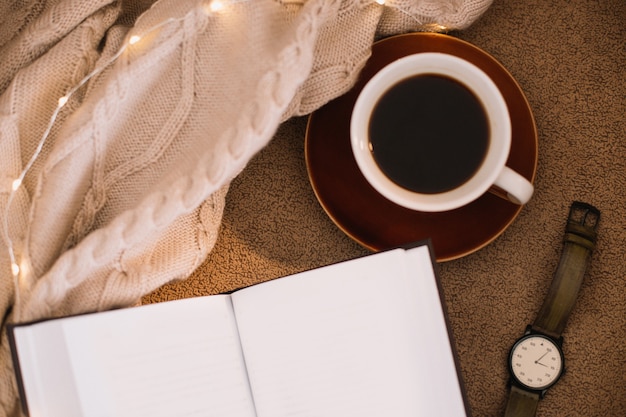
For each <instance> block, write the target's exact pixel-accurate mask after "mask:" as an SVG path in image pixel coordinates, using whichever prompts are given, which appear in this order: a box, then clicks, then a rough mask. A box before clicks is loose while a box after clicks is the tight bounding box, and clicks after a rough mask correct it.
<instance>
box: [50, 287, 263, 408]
mask: <svg viewBox="0 0 626 417" xmlns="http://www.w3.org/2000/svg"><path fill="white" fill-rule="evenodd" d="M62 323H63V327H64V332H65V336H66V344H67V347H68V352H69V357H70V358H71V363H72V370H73V373H74V377H75V381H76V384H75V385H76V388H77V391H78V394H79V398H80V400H81V407H82V411H83V414H82V415H84V416H92V417H100V416H102V417H104V416H116V417H125V416H128V417H131V416H132V417H138V416H149V417H160V416H162V417H172V416H180V417H183V416H207V415H219V416H228V417H251V416H254V415H255V413H254V407H253V404H252V398H251V394H250V388H249V384H248V382H247V378H246V374H245V365H244V362H243V358H242V354H241V347H240V344H239V339H238V335H237V330H236V327H235V322H234V318H233V314H232V305H231V301H230V297H229V296H213V297H198V298H190V299H184V300H179V301H172V302H168V303H161V304H153V305H148V306H143V307H138V308H134V309H130V310H129V309H125V310H118V311H111V312H106V313H99V314H95V315H88V316H78V317H72V318H70V319H67V320H63V321H62Z"/></svg>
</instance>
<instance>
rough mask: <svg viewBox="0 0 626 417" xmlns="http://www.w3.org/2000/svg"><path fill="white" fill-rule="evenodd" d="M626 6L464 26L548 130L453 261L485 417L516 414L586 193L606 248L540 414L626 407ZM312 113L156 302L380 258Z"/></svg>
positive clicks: (253, 167) (445, 279)
mask: <svg viewBox="0 0 626 417" xmlns="http://www.w3.org/2000/svg"><path fill="white" fill-rule="evenodd" d="M625 27H626V2H624V1H623V0H606V1H592V0H587V1H583V0H575V1H569V0H555V1H549V2H546V1H543V0H527V1H521V0H517V1H513V0H495V2H494V4H493V6H492V7H491V9H490V10H488V11H487V13H486V14H485V15H484V16H483V17H482V18H481V19H480V20H479V21H478V22H477V23H475V24H474V25H473V26H472V27H471V28H470V29H468V30H466V31H464V32H461V33H454V34H453V35H454V36H457V37H459V38H461V39H464V40H467V41H469V42H471V43H473V44H475V45H477V46H478V47H480V48H482V49H483V50H485V51H487V52H488V53H490V54H491V55H493V56H494V57H495V58H497V59H498V60H499V61H500V62H501V63H502V64H503V65H504V66H505V67H506V68H507V69H508V70H509V71H510V72H511V74H513V76H514V77H515V78H516V79H517V81H518V82H519V84H520V85H521V87H522V89H523V90H524V92H525V94H526V96H527V98H528V100H529V102H530V105H531V107H532V109H533V112H534V115H535V119H536V124H537V128H538V132H539V162H538V170H537V175H536V180H535V185H536V194H535V196H534V198H533V200H532V201H531V202H530V203H529V204H528V205H527V206H526V207H524V209H523V210H522V211H521V213H520V215H519V216H518V217H517V218H516V220H515V221H514V222H513V224H512V225H511V226H510V227H509V228H508V229H507V230H506V231H505V232H504V233H503V234H502V235H501V236H499V237H498V238H497V239H496V240H495V241H494V242H492V243H491V244H490V245H488V246H487V247H485V248H483V249H481V250H479V251H477V252H475V253H473V254H471V255H468V256H466V257H463V258H461V259H457V260H453V261H449V262H445V263H442V264H440V275H441V280H442V284H443V288H444V294H445V299H446V302H447V304H448V309H449V314H450V321H451V327H452V330H453V332H454V336H455V340H456V348H457V350H458V354H459V360H460V364H461V370H462V374H463V378H464V380H465V385H466V389H467V394H468V398H469V403H470V407H471V409H472V412H473V414H474V416H497V415H502V413H503V410H504V406H505V403H506V398H507V387H506V382H507V379H508V375H507V368H506V357H507V353H508V350H509V348H510V346H511V344H512V343H513V342H514V341H515V339H516V338H517V337H518V336H520V335H521V334H522V333H523V331H524V328H525V326H526V325H527V324H528V323H530V322H532V320H533V319H534V317H535V315H536V313H537V311H538V309H539V307H540V305H541V302H542V300H543V297H544V295H545V294H546V291H547V289H548V286H549V284H550V281H551V279H552V274H553V272H554V270H555V268H556V265H557V262H558V258H559V254H560V251H561V247H562V246H561V245H562V244H561V237H562V234H563V229H564V225H565V218H566V216H567V213H568V208H569V205H570V203H571V202H572V201H573V200H582V201H585V202H588V203H591V204H593V205H595V206H596V207H598V208H599V209H600V210H601V211H602V216H603V217H602V220H601V224H600V228H599V241H598V248H597V250H596V252H595V253H594V255H593V260H592V264H591V267H590V269H589V271H588V274H587V276H586V277H585V282H584V284H583V287H582V290H581V293H580V297H579V299H578V302H577V304H576V306H575V308H574V312H573V314H572V316H571V318H570V321H569V323H568V326H567V329H566V331H565V334H564V337H565V343H564V351H565V355H566V366H567V373H566V374H565V375H564V376H563V378H562V379H561V381H560V382H559V383H558V384H557V385H556V386H555V387H553V388H552V389H551V390H550V391H549V392H548V394H547V396H546V398H545V399H544V400H543V401H542V402H541V403H540V405H539V409H538V413H537V415H538V416H545V417H547V416H623V415H624V410H626V344H625V342H626V281H625V280H626V261H625V259H626V256H625V255H626V250H625V249H626V116H625V114H626V29H625ZM306 122H307V120H306V118H300V119H294V120H290V121H288V122H287V123H285V124H284V125H283V126H281V128H280V129H279V131H278V132H277V133H276V137H275V139H274V141H273V142H272V143H271V144H270V146H268V147H267V148H266V149H265V150H263V151H262V152H261V153H260V154H259V155H258V156H257V157H256V158H255V159H254V160H253V161H252V163H251V164H250V165H249V166H248V168H247V169H246V170H244V172H242V174H241V175H240V176H239V177H238V178H237V179H236V180H235V181H234V183H233V184H232V186H231V190H230V193H229V195H228V205H227V209H226V212H225V216H224V222H223V226H222V229H221V235H220V237H219V240H218V243H217V246H216V248H215V250H214V251H213V252H212V253H211V255H210V256H209V258H208V259H207V261H206V262H205V263H204V265H203V266H202V267H201V268H200V269H199V270H198V271H197V272H196V273H195V274H194V275H193V276H192V277H191V278H190V279H188V280H186V281H184V282H179V283H176V284H172V285H168V286H166V287H164V288H162V289H160V290H159V291H157V292H155V293H154V294H152V295H150V296H148V297H146V298H145V300H144V301H145V302H158V301H164V300H171V299H176V298H182V297H191V296H197V295H206V294H214V293H219V292H223V291H227V290H232V289H235V288H238V287H242V286H246V285H250V284H254V283H257V282H261V281H265V280H269V279H273V278H276V277H279V276H282V275H286V274H289V273H293V272H297V271H301V270H304V269H308V268H313V267H317V266H320V265H324V264H329V263H332V262H336V261H340V260H344V259H348V258H352V257H355V256H358V255H362V254H365V253H367V251H366V250H365V249H363V248H362V247H360V245H359V244H357V243H355V242H354V241H352V240H351V239H350V238H349V237H347V236H346V235H344V234H343V232H341V231H340V229H339V228H338V227H337V226H335V224H334V223H333V222H332V221H331V220H330V219H329V218H328V216H327V215H326V213H325V212H324V210H323V209H322V207H321V206H320V205H319V204H318V202H317V200H316V198H315V195H314V193H313V191H312V189H311V186H310V184H309V182H308V176H307V170H306V165H305V159H304V136H305V128H306Z"/></svg>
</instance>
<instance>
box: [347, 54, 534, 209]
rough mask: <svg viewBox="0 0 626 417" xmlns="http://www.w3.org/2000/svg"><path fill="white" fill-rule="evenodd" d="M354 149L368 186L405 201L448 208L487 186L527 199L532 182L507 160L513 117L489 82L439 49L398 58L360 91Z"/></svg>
mask: <svg viewBox="0 0 626 417" xmlns="http://www.w3.org/2000/svg"><path fill="white" fill-rule="evenodd" d="M350 136H351V146H352V152H353V154H354V157H355V159H356V162H357V165H358V167H359V169H360V171H361V173H362V174H363V176H364V177H365V179H366V180H367V181H368V182H369V183H370V184H371V185H372V187H373V188H374V189H375V190H376V191H378V192H379V193H380V194H381V195H383V196H384V197H385V198H387V199H388V200H390V201H392V202H394V203H396V204H398V205H401V206H404V207H406V208H409V209H412V210H417V211H424V212H438V211H447V210H453V209H456V208H459V207H462V206H465V205H467V204H469V203H471V202H472V201H474V200H476V199H478V198H479V197H480V196H482V195H483V194H484V193H485V192H488V191H491V192H494V194H496V195H499V196H501V197H504V198H507V199H508V200H510V201H511V202H513V203H515V204H526V203H527V202H528V201H529V199H530V198H531V197H532V194H533V191H534V188H533V185H532V184H531V183H530V182H529V181H528V180H527V179H526V178H524V177H523V176H522V175H520V174H519V173H517V172H515V171H514V170H513V169H511V168H510V167H507V166H506V161H507V159H508V156H509V151H510V149H511V119H510V116H509V112H508V108H507V105H506V102H505V100H504V97H503V96H502V94H501V92H500V90H499V89H498V87H497V86H496V85H495V83H494V82H493V81H492V80H491V78H489V76H488V75H487V74H485V73H484V72H483V71H482V70H481V69H480V68H478V67H477V66H475V65H474V64H472V63H470V62H468V61H466V60H464V59H461V58H458V57H456V56H453V55H448V54H443V53H419V54H414V55H409V56H407V57H404V58H401V59H398V60H396V61H394V62H392V63H390V64H389V65H387V66H386V67H384V68H383V69H381V70H380V71H379V72H378V73H376V74H375V75H374V76H373V77H372V78H371V79H370V80H369V81H368V82H367V84H366V85H365V87H364V88H363V90H362V91H361V92H360V94H359V96H358V98H357V101H356V103H355V106H354V108H353V112H352V118H351V121H350Z"/></svg>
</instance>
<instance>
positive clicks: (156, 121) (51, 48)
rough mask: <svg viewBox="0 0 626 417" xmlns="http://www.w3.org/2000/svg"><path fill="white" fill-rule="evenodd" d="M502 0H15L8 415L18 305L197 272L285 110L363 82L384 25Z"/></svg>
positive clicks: (1, 203)
mask: <svg viewBox="0 0 626 417" xmlns="http://www.w3.org/2000/svg"><path fill="white" fill-rule="evenodd" d="M491 1H492V0H387V2H386V3H385V5H381V4H379V3H377V2H376V1H374V0H308V1H304V0H300V1H297V0H282V1H281V0H247V1H244V0H221V1H220V2H218V1H217V0H214V1H213V2H210V1H202V0H160V1H157V2H155V3H154V4H152V3H153V1H150V0H119V1H113V0H47V1H46V0H10V1H3V2H1V4H0V20H1V22H0V57H1V60H0V220H1V222H0V224H1V225H2V226H1V229H2V239H1V240H0V309H1V310H2V314H3V322H2V323H3V324H2V336H1V339H0V340H1V344H0V369H1V373H0V408H1V409H2V414H1V415H19V413H20V412H19V407H18V406H17V392H16V386H15V381H14V375H13V370H12V364H11V361H10V355H9V349H8V345H7V338H6V332H5V328H4V327H5V325H6V323H9V322H23V321H30V320H37V319H41V318H47V317H55V316H60V315H67V314H75V313H81V312H86V311H96V310H104V309H110V308H113V307H118V306H129V305H132V304H134V303H136V302H137V301H138V300H139V299H140V298H141V296H143V295H145V294H147V293H149V292H151V291H152V290H154V289H156V288H157V287H159V286H161V285H163V284H164V283H166V282H169V281H172V280H176V279H184V278H186V277H188V276H189V275H190V274H191V273H192V271H194V269H195V268H196V267H198V266H199V264H200V263H201V262H202V261H203V260H204V259H205V257H206V255H207V254H208V252H209V251H210V250H211V248H212V247H213V245H214V243H215V240H216V237H217V231H218V228H219V224H220V220H221V216H222V210H223V207H224V199H225V195H226V191H227V188H228V184H229V182H230V181H231V180H232V178H233V177H235V176H236V175H237V174H238V173H239V172H240V171H241V170H242V169H243V168H244V167H245V165H246V163H247V162H248V161H249V159H250V158H251V157H252V156H253V155H254V154H255V153H256V152H257V151H259V150H260V149H261V148H263V147H264V146H265V145H266V144H267V143H268V141H269V140H270V139H271V138H272V136H273V134H274V132H275V130H276V128H277V126H278V125H279V124H280V123H281V122H282V121H284V120H286V119H287V118H289V117H291V116H295V115H303V114H307V113H309V112H311V111H313V110H315V109H316V108H318V107H320V106H321V105H323V104H324V103H326V102H328V101H329V100H331V99H333V98H335V97H337V96H338V95H340V94H342V93H344V92H346V91H347V90H348V89H349V88H350V87H351V86H352V85H353V83H354V81H355V79H356V77H357V75H358V72H359V70H360V68H361V67H362V66H363V65H364V63H365V61H366V60H367V58H368V56H369V52H370V46H371V44H372V42H373V41H374V40H375V39H376V38H378V37H382V36H387V35H391V34H396V33H401V32H407V31H416V30H424V29H425V28H428V27H431V25H432V24H440V25H443V26H445V27H448V28H453V29H462V28H465V27H467V26H468V25H469V24H471V23H472V22H474V21H475V20H476V19H477V18H478V17H479V16H480V15H481V14H482V13H483V12H484V11H485V10H486V8H487V7H488V6H489V5H490V3H491ZM92 72H94V73H92ZM90 74H91V75H90ZM83 82H84V84H83ZM68 92H70V93H72V94H69V96H68ZM62 97H67V100H65V99H63V100H62V101H61V102H59V99H60V98H62ZM65 101H67V102H65ZM22 177H23V181H22V182H21V184H18V183H16V182H15V179H17V178H22ZM14 185H15V188H16V189H15V190H13V186H14ZM8 203H10V204H8ZM16 288H17V289H18V291H17V292H16V291H15V289H16Z"/></svg>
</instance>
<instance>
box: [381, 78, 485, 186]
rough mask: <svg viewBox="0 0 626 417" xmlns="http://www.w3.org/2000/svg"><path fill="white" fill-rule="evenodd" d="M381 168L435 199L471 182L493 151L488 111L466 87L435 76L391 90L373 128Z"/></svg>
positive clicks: (402, 84)
mask: <svg viewBox="0 0 626 417" xmlns="http://www.w3.org/2000/svg"><path fill="white" fill-rule="evenodd" d="M369 138H370V143H371V145H372V152H373V155H374V159H375V160H376V163H377V164H378V165H379V167H380V168H381V170H382V171H383V172H384V173H385V174H386V175H387V176H388V177H389V178H390V179H391V180H392V181H393V182H395V183H396V184H398V185H400V186H401V187H403V188H406V189H408V190H411V191H415V192H419V193H425V194H434V193H441V192H445V191H449V190H452V189H454V188H456V187H459V186H460V185H462V184H463V183H465V182H466V181H467V180H469V179H470V178H471V177H472V176H473V175H474V173H475V172H476V171H477V170H478V168H479V167H480V165H481V164H482V162H483V160H484V158H485V154H486V152H487V147H488V145H489V125H488V121H487V115H486V114H485V110H484V108H483V106H482V104H481V102H480V101H479V100H478V98H477V97H476V96H475V95H474V93H473V92H472V91H470V90H469V89H468V88H467V87H465V86H464V85H462V84H461V83H459V82H458V81H456V80H453V79H451V78H448V77H444V76H441V75H436V74H421V75H418V76H414V77H411V78H407V79H404V80H402V81H400V82H398V83H397V84H395V85H394V86H392V87H391V88H390V89H389V90H388V91H387V92H385V94H383V96H382V97H381V98H380V99H379V101H378V102H377V103H376V105H375V107H374V110H373V112H372V115H371V117H370V122H369Z"/></svg>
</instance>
